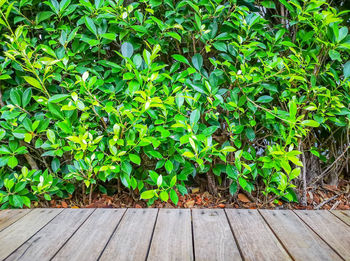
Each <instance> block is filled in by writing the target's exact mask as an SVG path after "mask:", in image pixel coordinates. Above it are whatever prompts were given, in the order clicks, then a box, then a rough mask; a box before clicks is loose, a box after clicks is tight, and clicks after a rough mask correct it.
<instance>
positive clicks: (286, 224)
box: [259, 209, 342, 261]
mask: <svg viewBox="0 0 350 261" xmlns="http://www.w3.org/2000/svg"><path fill="white" fill-rule="evenodd" d="M259 211H260V213H261V214H262V216H263V217H264V219H265V220H266V221H267V223H268V224H269V226H270V227H271V228H272V229H273V231H274V232H275V234H276V235H277V237H278V238H279V239H280V241H281V242H282V244H283V245H284V246H285V248H287V250H288V252H289V254H290V255H291V256H292V257H293V259H294V260H301V261H302V260H303V261H304V260H342V259H341V258H340V257H339V256H338V255H337V254H336V253H335V252H334V251H333V250H332V249H331V248H330V247H329V246H328V245H327V244H326V243H325V242H324V241H323V240H322V239H321V238H319V237H318V235H316V234H315V233H314V232H312V230H311V229H310V228H308V227H307V226H306V225H305V224H304V223H303V222H302V221H301V220H300V219H299V218H298V216H297V215H296V214H294V213H293V211H291V210H266V209H265V210H259Z"/></svg>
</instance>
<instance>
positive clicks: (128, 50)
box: [121, 42, 134, 58]
mask: <svg viewBox="0 0 350 261" xmlns="http://www.w3.org/2000/svg"><path fill="white" fill-rule="evenodd" d="M121 52H122V55H123V56H124V57H127V58H130V57H131V56H132V55H133V53H134V47H133V46H132V44H131V43H129V42H125V43H123V44H122V47H121Z"/></svg>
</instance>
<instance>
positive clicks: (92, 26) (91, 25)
mask: <svg viewBox="0 0 350 261" xmlns="http://www.w3.org/2000/svg"><path fill="white" fill-rule="evenodd" d="M84 22H85V25H86V27H87V28H88V29H89V30H90V32H92V33H93V34H94V35H96V36H97V29H96V25H95V24H94V21H93V20H92V19H91V18H90V17H88V16H85V21H84Z"/></svg>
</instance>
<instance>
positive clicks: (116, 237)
mask: <svg viewBox="0 0 350 261" xmlns="http://www.w3.org/2000/svg"><path fill="white" fill-rule="evenodd" d="M157 213H158V209H128V210H127V211H126V213H125V215H124V217H123V218H122V220H121V222H120V224H119V225H118V228H117V230H116V231H115V233H114V234H113V236H112V238H111V239H110V241H109V243H108V245H107V246H106V248H105V250H104V252H103V254H102V256H101V258H100V260H118V261H124V260H135V261H139V260H142V261H144V260H145V259H146V256H147V252H148V249H149V246H150V243H151V237H152V232H153V229H154V226H155V222H156V217H157Z"/></svg>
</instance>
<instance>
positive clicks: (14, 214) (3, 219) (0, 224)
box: [0, 209, 31, 231]
mask: <svg viewBox="0 0 350 261" xmlns="http://www.w3.org/2000/svg"><path fill="white" fill-rule="evenodd" d="M30 211H31V209H11V210H1V211H0V231H2V230H4V229H5V228H7V227H8V226H10V225H12V224H13V223H15V222H16V221H17V220H19V219H20V218H22V217H23V216H25V215H27V214H28V213H29V212H30Z"/></svg>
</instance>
